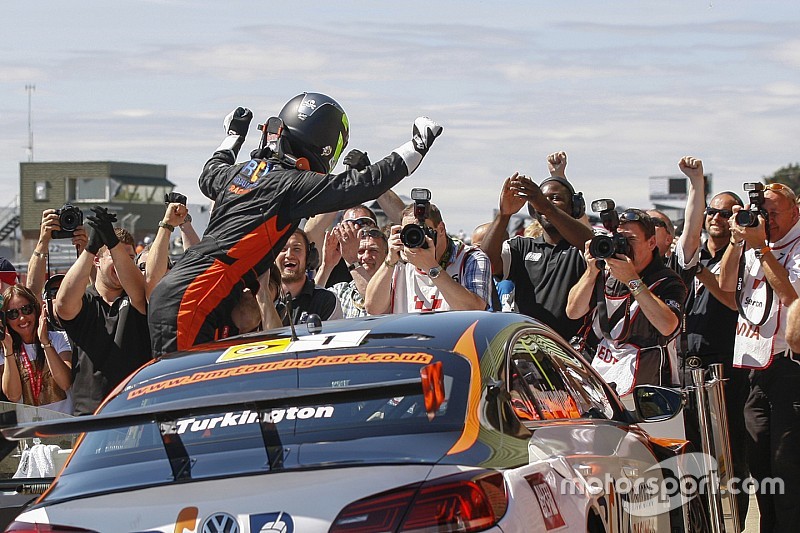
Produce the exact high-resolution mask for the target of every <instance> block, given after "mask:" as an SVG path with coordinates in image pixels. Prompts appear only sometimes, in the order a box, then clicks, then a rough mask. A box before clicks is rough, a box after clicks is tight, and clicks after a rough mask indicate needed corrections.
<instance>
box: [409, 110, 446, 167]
mask: <svg viewBox="0 0 800 533" xmlns="http://www.w3.org/2000/svg"><path fill="white" fill-rule="evenodd" d="M441 134H442V127H441V126H440V125H439V124H437V123H436V122H434V121H432V120H431V119H429V118H428V117H418V118H417V120H415V121H414V129H413V135H412V137H411V139H412V140H413V141H414V149H415V150H416V151H417V152H419V153H420V155H421V156H422V157H425V154H427V153H428V149H430V147H431V146H432V145H433V141H435V140H436V137H438V136H439V135H441Z"/></svg>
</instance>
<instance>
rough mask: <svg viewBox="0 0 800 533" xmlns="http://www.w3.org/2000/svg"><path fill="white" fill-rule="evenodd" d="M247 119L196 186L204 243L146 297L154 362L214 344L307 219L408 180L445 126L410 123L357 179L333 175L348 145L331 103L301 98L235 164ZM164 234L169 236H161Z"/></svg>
mask: <svg viewBox="0 0 800 533" xmlns="http://www.w3.org/2000/svg"><path fill="white" fill-rule="evenodd" d="M252 116H253V115H252V113H251V112H250V110H248V109H245V108H241V107H240V108H237V109H236V110H235V111H233V112H232V113H231V114H230V115H228V116H227V117H226V119H225V128H226V130H227V132H228V136H227V137H226V138H225V140H224V141H223V142H222V144H221V145H220V147H219V148H218V149H217V150H216V151H215V152H214V154H213V155H212V156H211V159H209V160H208V161H207V162H206V164H205V166H204V168H203V172H202V174H201V176H200V179H199V185H200V189H201V191H202V192H203V194H205V195H206V196H207V197H208V198H209V199H211V200H213V201H214V208H213V210H212V211H211V217H210V219H209V223H208V227H207V228H206V231H205V233H204V235H203V238H202V240H201V241H200V242H199V243H197V244H196V245H194V246H193V247H191V248H190V249H189V250H187V252H186V253H185V255H184V256H183V257H182V258H181V259H180V260H179V261H178V262H177V263H176V265H175V267H174V268H173V269H172V270H171V271H170V272H169V273H168V274H167V275H166V276H165V277H164V278H163V279H162V280H161V282H160V283H159V284H158V286H156V288H155V290H154V291H153V293H152V296H151V299H150V305H149V313H148V321H149V326H150V334H151V339H152V346H153V355H154V356H159V355H163V354H165V353H169V352H172V351H175V350H183V349H187V348H189V347H191V346H194V345H196V344H199V343H202V342H207V341H211V340H214V338H215V337H217V336H218V332H219V331H220V330H221V329H222V328H224V327H225V326H229V325H230V324H231V319H230V315H231V309H232V308H233V307H234V305H235V304H236V301H237V300H238V297H239V295H240V294H241V293H242V290H243V289H244V288H245V287H248V288H250V289H251V290H253V291H254V292H256V290H257V281H256V280H257V278H258V277H259V276H260V275H261V274H263V273H264V272H266V271H267V270H268V269H269V268H270V266H271V265H272V264H273V262H274V260H275V257H276V256H277V255H278V253H279V252H280V251H281V250H282V249H283V246H284V244H285V243H286V241H287V240H288V239H289V237H290V236H291V235H292V233H294V230H295V229H296V228H297V227H298V226H299V223H300V221H301V220H302V219H303V218H307V217H311V216H313V215H316V214H319V213H326V212H330V211H338V210H341V209H347V208H349V207H353V206H355V205H358V204H361V203H364V202H367V201H369V200H372V199H375V198H377V197H378V196H380V195H381V194H383V193H384V192H386V191H388V190H389V189H390V188H391V187H393V186H394V185H396V184H397V183H399V182H400V180H402V179H403V178H404V177H406V176H408V175H410V174H411V173H412V172H414V171H415V170H416V169H417V167H418V166H419V164H420V163H421V161H422V158H423V157H424V156H425V154H426V153H427V151H428V149H429V148H430V146H431V145H432V144H433V141H434V139H435V138H436V137H437V136H439V135H440V134H441V132H442V127H441V126H439V125H438V124H437V123H435V122H433V121H432V120H430V119H429V118H427V117H419V118H417V119H416V120H415V121H414V127H413V134H412V140H411V141H409V142H407V143H405V144H403V145H402V146H400V147H399V148H397V149H395V150H394V151H393V152H392V153H391V154H389V155H388V156H386V157H385V158H384V159H382V160H380V161H378V162H376V163H374V164H372V165H369V166H366V167H365V168H363V169H362V170H358V169H356V168H351V169H349V170H348V171H346V172H343V173H340V174H330V172H331V171H332V170H333V168H334V167H335V166H336V163H337V161H338V158H339V156H340V155H341V153H342V151H343V150H344V148H345V147H346V146H347V141H348V136H349V125H348V120H347V115H346V114H345V112H344V110H343V109H342V108H341V106H340V105H339V104H338V103H337V102H336V101H335V100H333V99H332V98H330V97H328V96H325V95H323V94H319V93H304V94H301V95H298V96H296V97H295V98H293V99H292V100H290V101H289V102H288V103H287V104H286V105H285V106H284V107H283V109H282V110H281V112H280V114H279V116H278V118H275V117H273V118H271V119H269V121H268V122H267V124H264V125H263V127H262V129H263V135H262V140H261V146H260V147H259V149H258V150H255V151H254V152H253V154H252V159H251V160H250V161H248V162H245V163H239V164H236V156H237V154H238V152H239V149H240V148H241V146H242V144H243V142H244V138H245V136H246V135H247V129H248V126H249V124H250V120H251V119H252ZM167 229H169V228H167Z"/></svg>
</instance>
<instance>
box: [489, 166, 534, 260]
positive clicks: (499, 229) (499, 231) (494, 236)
mask: <svg viewBox="0 0 800 533" xmlns="http://www.w3.org/2000/svg"><path fill="white" fill-rule="evenodd" d="M518 177H519V172H514V174H512V175H511V176H510V177H508V178H506V179H505V180H504V181H503V186H502V188H501V189H500V209H499V210H498V211H497V216H495V217H494V220H492V223H491V225H490V226H489V229H488V230H486V235H484V237H483V241H481V250H483V252H484V253H485V254H486V255H488V256H489V261H491V264H492V273H493V274H496V275H499V274H502V273H503V259H502V256H501V252H502V250H503V242H505V240H506V234H507V233H506V228H507V227H508V223H509V221H510V220H511V216H512V215H514V214H516V213H517V212H518V211H519V210H520V209H522V206H523V205H525V202H526V199H525V198H520V197H518V196H516V194H515V192H514V190H513V189H512V187H511V182H512V180H516V179H517V178H518Z"/></svg>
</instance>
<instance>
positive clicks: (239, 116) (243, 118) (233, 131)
mask: <svg viewBox="0 0 800 533" xmlns="http://www.w3.org/2000/svg"><path fill="white" fill-rule="evenodd" d="M251 120H253V112H252V111H250V110H249V109H247V108H246V107H237V108H236V109H234V110H233V111H231V112H230V113H229V114H228V116H227V117H225V122H224V126H225V131H226V132H227V134H228V135H240V136H242V137H246V136H247V130H248V128H249V127H250V121H251Z"/></svg>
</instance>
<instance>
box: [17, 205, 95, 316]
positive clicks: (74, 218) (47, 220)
mask: <svg viewBox="0 0 800 533" xmlns="http://www.w3.org/2000/svg"><path fill="white" fill-rule="evenodd" d="M70 207H71V209H70ZM65 208H66V210H67V211H66V215H67V216H66V218H67V220H66V222H67V223H68V224H67V226H68V227H67V229H66V230H64V229H62V228H61V214H63V213H65ZM78 215H79V216H78ZM70 223H72V224H73V226H74V227H72V226H69V224H70ZM54 238H56V239H71V241H72V244H73V245H74V246H75V250H76V252H77V255H80V254H81V252H82V251H83V249H84V247H85V246H86V242H87V240H88V237H87V235H86V230H85V229H84V227H83V214H82V213H81V211H80V209H78V208H77V207H74V206H70V205H69V204H67V205H65V206H63V207H62V208H61V209H59V210H56V209H45V210H44V211H42V222H41V224H40V226H39V240H38V241H37V242H36V248H34V250H33V253H32V254H31V258H30V260H29V261H28V275H27V278H26V279H25V286H26V287H28V288H29V289H30V290H31V291H33V294H35V295H36V296H37V298H41V295H42V289H43V288H44V284H45V282H46V281H47V276H48V263H47V260H48V257H49V253H50V241H52V240H53V239H54ZM40 302H41V300H40Z"/></svg>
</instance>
